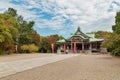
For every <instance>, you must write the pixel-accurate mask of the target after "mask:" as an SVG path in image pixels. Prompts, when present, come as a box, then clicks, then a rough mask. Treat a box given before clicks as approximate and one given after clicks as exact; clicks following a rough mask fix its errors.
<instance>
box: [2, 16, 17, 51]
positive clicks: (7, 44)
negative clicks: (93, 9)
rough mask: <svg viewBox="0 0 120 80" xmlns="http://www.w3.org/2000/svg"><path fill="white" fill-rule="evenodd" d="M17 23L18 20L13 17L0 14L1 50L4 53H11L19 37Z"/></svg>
mask: <svg viewBox="0 0 120 80" xmlns="http://www.w3.org/2000/svg"><path fill="white" fill-rule="evenodd" d="M16 23H17V20H16V19H15V18H14V17H12V16H11V15H9V14H0V48H1V49H2V51H9V50H10V48H11V46H13V44H14V42H15V40H16V38H17V37H18V30H17V25H16ZM1 53H2V52H1Z"/></svg>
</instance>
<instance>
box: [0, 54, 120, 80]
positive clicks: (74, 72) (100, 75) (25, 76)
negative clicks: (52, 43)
mask: <svg viewBox="0 0 120 80" xmlns="http://www.w3.org/2000/svg"><path fill="white" fill-rule="evenodd" d="M0 80H120V59H119V58H114V57H111V56H109V55H79V56H76V57H73V58H69V59H65V60H62V61H58V62H55V63H51V64H47V65H44V66H41V67H38V68H34V69H31V70H26V71H24V72H20V73H17V74H14V75H10V76H7V77H4V78H1V79H0Z"/></svg>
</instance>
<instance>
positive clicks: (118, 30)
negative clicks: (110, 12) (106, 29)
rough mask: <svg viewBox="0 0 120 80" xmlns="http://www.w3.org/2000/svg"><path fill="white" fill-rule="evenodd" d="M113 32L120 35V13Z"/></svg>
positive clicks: (117, 15) (116, 18)
mask: <svg viewBox="0 0 120 80" xmlns="http://www.w3.org/2000/svg"><path fill="white" fill-rule="evenodd" d="M112 30H113V32H114V33H116V34H120V12H117V13H116V16H115V25H113V26H112Z"/></svg>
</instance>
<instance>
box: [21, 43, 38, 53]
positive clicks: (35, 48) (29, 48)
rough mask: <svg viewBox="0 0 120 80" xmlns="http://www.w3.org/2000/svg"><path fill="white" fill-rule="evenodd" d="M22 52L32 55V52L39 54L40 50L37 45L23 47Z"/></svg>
mask: <svg viewBox="0 0 120 80" xmlns="http://www.w3.org/2000/svg"><path fill="white" fill-rule="evenodd" d="M21 50H22V51H23V52H26V53H31V52H37V51H38V50H39V47H38V46H36V45H35V44H29V45H22V46H21Z"/></svg>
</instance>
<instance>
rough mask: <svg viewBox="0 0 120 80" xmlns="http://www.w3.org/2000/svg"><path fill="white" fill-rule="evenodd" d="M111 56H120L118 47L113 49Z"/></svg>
mask: <svg viewBox="0 0 120 80" xmlns="http://www.w3.org/2000/svg"><path fill="white" fill-rule="evenodd" d="M112 55H114V56H120V47H118V48H115V49H114V50H113V51H112Z"/></svg>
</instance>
